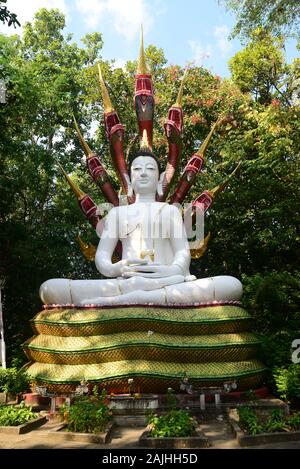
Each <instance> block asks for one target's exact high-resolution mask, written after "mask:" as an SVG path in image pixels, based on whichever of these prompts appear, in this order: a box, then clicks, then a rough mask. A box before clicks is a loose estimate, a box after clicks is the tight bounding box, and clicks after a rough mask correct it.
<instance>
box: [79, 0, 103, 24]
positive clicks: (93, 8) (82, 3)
mask: <svg viewBox="0 0 300 469" xmlns="http://www.w3.org/2000/svg"><path fill="white" fill-rule="evenodd" d="M106 3H107V2H106V1H105V0H104V1H103V0H100V1H99V0H76V7H77V9H78V10H79V11H80V14H81V15H83V20H84V22H85V24H86V25H87V27H88V28H95V27H96V26H97V25H98V24H100V22H101V20H102V18H103V16H104V14H105V10H106Z"/></svg>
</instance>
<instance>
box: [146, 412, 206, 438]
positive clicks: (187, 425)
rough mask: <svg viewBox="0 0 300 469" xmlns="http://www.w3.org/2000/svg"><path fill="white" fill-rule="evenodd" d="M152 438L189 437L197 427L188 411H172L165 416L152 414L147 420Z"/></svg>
mask: <svg viewBox="0 0 300 469" xmlns="http://www.w3.org/2000/svg"><path fill="white" fill-rule="evenodd" d="M147 424H148V425H149V426H150V428H151V430H150V436H151V437H154V438H165V437H188V436H191V435H192V433H193V431H194V430H195V428H196V426H197V422H196V420H195V419H194V418H193V417H191V416H190V414H189V413H188V412H187V411H186V410H170V411H168V412H167V413H166V414H164V415H160V416H158V415H157V414H150V415H149V416H148V418H147Z"/></svg>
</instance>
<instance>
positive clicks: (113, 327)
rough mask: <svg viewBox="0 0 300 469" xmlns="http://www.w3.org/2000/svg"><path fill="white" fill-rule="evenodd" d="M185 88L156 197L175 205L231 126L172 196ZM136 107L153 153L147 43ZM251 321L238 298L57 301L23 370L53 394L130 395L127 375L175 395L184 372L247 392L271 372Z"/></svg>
mask: <svg viewBox="0 0 300 469" xmlns="http://www.w3.org/2000/svg"><path fill="white" fill-rule="evenodd" d="M99 81H100V88H101V93H102V97H103V104H104V121H105V130H106V134H107V138H108V140H109V143H110V152H111V157H112V161H113V165H114V168H115V170H116V173H117V175H118V178H119V181H120V185H121V187H122V191H123V193H125V194H127V183H128V171H127V167H126V162H125V156H124V152H123V147H122V144H123V135H124V126H123V125H122V124H121V123H120V120H119V117H118V115H117V113H116V111H115V109H114V107H113V105H112V103H111V100H110V97H109V94H108V90H107V88H106V85H105V82H104V80H103V76H102V73H101V69H100V67H99ZM183 84H184V81H183V80H182V82H181V86H180V89H179V93H178V97H177V99H176V102H175V104H174V105H173V106H171V108H170V110H169V114H168V119H167V120H166V122H165V125H164V129H165V134H166V138H167V141H168V148H169V150H168V159H167V164H166V171H165V179H164V181H163V185H162V186H163V195H160V196H158V197H157V200H158V201H167V202H168V203H171V204H172V203H181V202H182V201H183V199H184V198H185V196H186V194H187V193H188V191H189V189H190V188H191V186H192V185H193V183H194V182H195V177H196V176H197V174H198V173H199V172H200V171H201V168H202V164H203V162H204V154H205V152H206V149H207V147H208V145H209V142H210V140H211V137H212V135H213V133H214V132H215V130H216V129H217V128H218V127H219V126H220V125H223V124H224V123H226V122H229V121H230V118H229V117H228V116H225V117H224V116H222V117H220V118H219V119H218V120H217V122H216V123H214V124H213V126H212V129H211V131H210V132H209V134H208V136H207V138H206V139H205V140H204V142H203V143H202V145H201V147H200V148H199V150H198V151H197V152H196V153H195V154H193V155H192V157H191V158H190V159H189V160H188V162H187V164H186V166H185V168H184V170H183V172H182V174H181V176H180V178H179V182H178V185H177V187H176V189H175V191H174V192H173V194H171V195H170V196H169V194H168V192H169V189H170V187H171V186H172V185H171V183H172V182H173V177H174V176H175V173H176V174H177V171H176V168H177V166H178V164H179V162H180V159H181V151H182V131H183V114H182V96H183ZM134 101H135V108H136V113H137V120H138V126H139V136H140V142H141V147H144V146H145V145H147V146H148V148H150V149H151V148H152V133H153V110H154V93H153V84H152V80H151V74H150V73H149V71H148V69H147V65H146V60H145V54H144V47H143V37H141V47H140V57H139V61H138V68H137V72H136V76H135V97H134ZM74 120H75V118H74ZM75 127H76V130H77V133H78V136H79V140H80V142H81V144H82V147H83V150H84V152H85V155H86V160H87V166H88V169H89V172H90V174H91V176H92V178H93V180H94V181H95V182H96V184H97V185H98V186H99V187H100V189H101V191H102V193H103V194H104V196H105V197H106V199H107V200H108V201H109V202H110V203H111V204H112V205H114V206H117V205H118V204H119V198H118V194H117V192H116V191H115V189H114V187H113V184H112V183H111V181H110V179H109V176H108V173H107V172H106V170H105V168H104V167H103V166H102V163H101V160H100V158H99V157H98V156H97V155H95V154H94V153H93V151H92V150H91V149H90V147H89V146H88V145H87V143H86V142H85V140H84V138H83V136H82V134H81V132H80V129H79V127H78V125H77V122H76V120H75ZM145 142H146V143H145ZM61 169H62V171H63V173H64V176H65V178H66V180H67V182H68V184H69V185H70V187H71V189H72V191H73V192H74V194H75V196H76V198H77V200H78V203H79V206H80V208H81V210H82V211H83V213H84V214H85V216H86V217H87V219H88V220H89V222H90V223H91V224H92V225H93V226H94V227H95V228H96V226H97V224H98V223H99V215H97V210H96V209H97V207H96V204H95V203H94V202H93V200H92V199H91V198H90V197H89V196H88V195H87V194H85V193H84V192H83V191H81V190H80V189H79V188H78V187H77V186H76V185H75V183H74V182H73V181H72V179H71V177H70V176H68V175H67V174H66V173H65V172H64V170H63V168H61ZM237 169H238V168H236V170H235V171H234V172H233V173H232V174H231V175H230V176H229V177H228V178H227V180H226V181H225V182H224V183H223V184H221V185H220V186H217V187H215V188H214V189H211V190H206V191H204V192H203V193H202V194H200V195H199V196H198V197H197V199H196V200H194V201H193V202H192V207H194V208H195V210H196V209H197V208H198V207H199V206H200V205H201V206H202V210H204V212H205V211H206V210H207V209H208V208H209V207H210V205H211V204H212V202H213V200H214V198H215V197H216V195H217V194H218V193H220V192H221V191H222V190H224V188H225V186H226V184H227V183H228V181H229V180H230V178H231V177H232V176H233V175H234V173H235V172H236V171H237ZM127 200H128V203H132V202H134V198H133V197H132V196H129V195H127ZM209 238H210V233H208V235H207V236H206V237H205V239H204V241H202V242H201V243H199V245H198V246H196V247H194V248H193V250H192V251H191V255H192V257H193V258H196V259H197V258H200V257H201V256H202V255H203V254H204V252H205V250H206V248H207V244H208V241H209ZM78 242H79V245H80V249H81V250H82V252H83V253H84V255H85V256H86V258H87V259H88V260H90V261H93V259H94V257H95V250H96V248H95V246H93V245H91V244H88V243H85V242H84V241H83V240H82V239H81V238H80V237H78ZM117 254H118V253H117V252H116V255H117ZM251 325H252V320H251V317H250V315H249V314H248V313H247V312H246V311H245V310H244V309H243V308H242V307H241V306H240V304H239V303H238V302H227V303H222V304H221V303H220V304H217V303H216V304H210V305H207V304H199V305H193V306H183V305H181V306H176V305H172V306H150V305H140V306H132V305H131V306H123V305H122V307H121V306H119V307H118V306H114V307H93V306H90V307H76V306H70V307H67V306H57V305H56V306H55V305H52V306H45V309H44V310H43V311H41V312H40V313H38V314H37V315H36V316H35V317H34V318H33V319H32V321H31V326H32V329H33V331H34V336H33V337H32V338H30V339H29V340H27V341H26V342H25V343H24V344H23V349H24V351H25V353H26V355H27V357H28V359H29V360H30V362H29V363H28V365H27V371H28V373H29V375H30V376H31V378H32V380H33V382H34V383H35V384H36V385H40V386H41V385H44V386H47V389H48V390H49V391H50V392H57V393H65V392H71V391H73V390H74V389H75V388H76V387H77V386H78V384H79V383H80V382H81V381H82V380H84V381H87V382H89V383H98V384H99V386H100V387H101V388H102V389H106V391H107V392H111V393H124V392H126V390H128V379H130V378H133V379H134V385H135V388H136V389H138V390H139V391H140V392H141V393H165V392H166V391H167V389H168V388H170V387H171V388H173V389H174V391H178V390H179V386H180V382H181V380H182V378H183V377H184V376H188V378H189V382H190V383H191V384H193V386H194V387H195V388H197V387H199V388H200V387H201V388H203V387H211V386H222V385H223V383H224V382H227V381H233V380H234V381H236V382H237V386H238V390H245V389H250V388H251V389H254V388H256V387H258V386H259V385H260V384H261V383H262V382H263V380H264V376H265V372H266V368H265V366H264V365H263V364H262V363H261V362H260V361H258V360H257V358H256V356H257V351H258V347H259V340H258V339H257V338H256V336H255V335H254V334H253V333H251V332H249V330H251Z"/></svg>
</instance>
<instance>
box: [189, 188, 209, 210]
mask: <svg viewBox="0 0 300 469" xmlns="http://www.w3.org/2000/svg"><path fill="white" fill-rule="evenodd" d="M212 203H213V198H212V196H211V195H210V193H209V192H208V191H204V192H202V194H201V195H199V197H197V199H196V200H194V201H193V202H192V206H193V207H195V208H196V209H200V210H204V213H205V212H206V211H207V210H208V209H209V207H210V206H211V204H212Z"/></svg>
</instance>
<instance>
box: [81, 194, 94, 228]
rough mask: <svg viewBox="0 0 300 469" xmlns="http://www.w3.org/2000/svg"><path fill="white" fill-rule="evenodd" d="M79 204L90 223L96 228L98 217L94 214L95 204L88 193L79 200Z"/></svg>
mask: <svg viewBox="0 0 300 469" xmlns="http://www.w3.org/2000/svg"><path fill="white" fill-rule="evenodd" d="M79 206H80V208H81V210H82V212H83V214H84V215H85V216H86V218H87V219H88V220H89V222H90V223H91V225H93V227H94V228H96V226H97V223H98V221H99V217H98V215H96V210H97V206H96V204H95V202H94V201H93V200H92V199H91V197H90V196H89V195H87V194H86V195H85V196H84V197H83V198H82V199H80V200H79Z"/></svg>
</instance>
